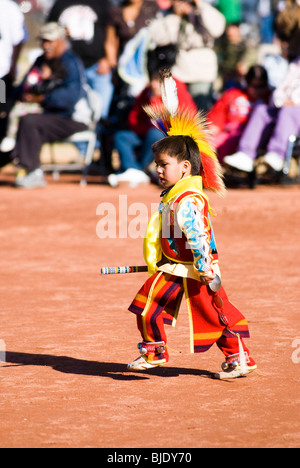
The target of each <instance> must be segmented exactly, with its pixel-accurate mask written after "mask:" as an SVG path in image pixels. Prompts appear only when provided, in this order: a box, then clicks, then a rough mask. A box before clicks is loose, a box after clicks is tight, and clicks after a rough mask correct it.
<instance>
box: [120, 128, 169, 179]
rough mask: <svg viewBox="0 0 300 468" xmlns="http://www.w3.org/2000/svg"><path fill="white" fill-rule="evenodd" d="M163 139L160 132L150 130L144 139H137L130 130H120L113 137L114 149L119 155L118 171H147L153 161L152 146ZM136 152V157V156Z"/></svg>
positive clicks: (153, 129) (154, 129)
mask: <svg viewBox="0 0 300 468" xmlns="http://www.w3.org/2000/svg"><path fill="white" fill-rule="evenodd" d="M162 138H163V134H162V132H160V131H159V130H158V129H157V128H151V129H150V130H149V131H148V133H147V135H146V136H145V137H144V138H141V137H139V136H138V135H137V134H136V133H134V132H132V131H131V130H120V131H118V132H116V134H115V137H114V147H115V149H116V150H117V151H118V153H119V155H120V161H121V167H120V171H121V172H124V171H126V170H127V169H138V170H140V171H142V170H145V169H147V167H148V166H149V165H150V164H151V163H152V161H153V153H152V149H151V147H152V145H153V143H155V142H156V141H158V140H161V139H162ZM136 150H138V156H136Z"/></svg>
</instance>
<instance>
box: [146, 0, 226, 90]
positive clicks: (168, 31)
mask: <svg viewBox="0 0 300 468" xmlns="http://www.w3.org/2000/svg"><path fill="white" fill-rule="evenodd" d="M196 12H197V13H198V14H199V15H200V16H201V19H202V24H203V26H204V28H205V29H206V31H207V38H204V37H203V35H202V34H201V33H199V32H198V31H197V30H196V29H195V27H194V25H193V24H192V23H188V24H186V27H185V31H184V32H182V31H180V27H181V18H180V17H179V16H178V15H175V14H174V13H170V14H168V15H166V16H164V17H159V18H157V19H155V20H154V21H153V22H152V23H151V24H150V26H149V33H150V40H151V42H152V47H153V48H154V47H155V46H164V45H167V44H178V46H179V53H178V57H177V61H176V64H175V66H174V67H173V69H172V72H173V74H174V76H176V78H178V79H179V80H181V81H183V82H184V83H195V82H209V83H210V82H213V81H214V80H215V79H216V77H217V71H218V63H217V57H216V54H215V52H214V51H213V50H212V47H213V45H214V39H216V38H218V37H220V36H221V35H222V34H223V33H224V31H225V27H226V20H225V17H224V15H223V14H222V13H220V12H219V11H218V10H217V9H216V8H214V7H212V6H211V5H209V4H208V3H206V2H204V1H201V2H199V4H198V6H197V9H196Z"/></svg>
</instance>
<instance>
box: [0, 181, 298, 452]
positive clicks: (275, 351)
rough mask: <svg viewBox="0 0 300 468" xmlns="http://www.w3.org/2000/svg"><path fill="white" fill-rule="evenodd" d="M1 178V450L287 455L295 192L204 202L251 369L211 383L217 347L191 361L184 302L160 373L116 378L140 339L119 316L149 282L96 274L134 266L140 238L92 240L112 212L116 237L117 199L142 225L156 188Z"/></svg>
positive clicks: (293, 438) (294, 398) (276, 190)
mask: <svg viewBox="0 0 300 468" xmlns="http://www.w3.org/2000/svg"><path fill="white" fill-rule="evenodd" d="M12 181H13V179H12V177H11V176H10V175H5V174H1V176H0V196H1V204H0V220H1V230H0V239H1V259H0V262H1V272H0V275H1V282H0V301H1V302H0V304H1V309H0V313H1V332H0V340H1V341H0V344H1V347H2V349H0V351H1V353H0V356H2V362H1V363H0V382H1V384H0V385H1V401H0V414H1V417H0V419H1V423H0V446H1V447H2V448H8V447H12V448H21V447H24V448H30V447H34V448H57V447H64V448H75V447H84V448H89V447H97V448H111V449H113V448H157V449H159V448H166V449H171V448H204V447H205V448H221V447H225V448H246V447H250V448H254V447H265V448H280V447H282V448H296V447H299V445H300V422H299V408H300V405H299V403H300V394H299V383H300V315H299V303H300V288H299V273H300V266H299V259H300V242H299V239H300V235H299V234H300V231H299V226H300V203H299V200H300V199H299V195H300V191H299V185H296V186H290V187H279V186H258V187H257V188H256V189H255V190H248V189H243V188H241V189H231V190H229V191H228V195H227V197H226V198H225V199H221V198H219V197H217V196H216V195H211V196H210V200H211V204H212V206H213V208H214V209H215V211H216V212H217V213H218V216H217V217H216V218H215V219H214V229H215V234H216V238H217V243H218V247H219V252H220V257H221V259H220V264H221V270H222V277H223V284H224V286H225V289H226V291H227V293H228V295H229V297H230V299H231V300H232V301H233V302H234V303H235V304H236V305H237V306H238V307H239V308H240V310H241V311H242V312H243V313H244V314H245V316H246V317H247V319H248V321H249V323H250V332H251V339H250V340H247V344H248V345H249V347H250V350H251V353H252V355H253V357H254V358H255V360H256V361H257V364H258V371H257V372H254V373H253V374H251V375H250V376H248V377H247V378H240V379H238V380H235V381H218V380H213V379H212V378H211V373H212V372H216V371H218V370H220V364H221V362H222V360H223V357H222V355H221V353H220V351H219V350H218V349H217V348H216V347H215V346H214V347H213V348H211V350H210V351H208V352H207V353H205V354H195V355H191V354H189V327H188V317H187V311H186V309H185V306H184V305H183V307H182V310H181V313H180V315H179V320H178V324H177V327H176V328H175V329H173V328H170V327H168V336H169V345H170V347H171V348H172V349H173V351H171V359H170V363H169V364H168V366H166V367H162V368H157V369H153V370H152V371H150V372H148V373H146V372H145V373H140V374H137V373H136V374H135V373H129V372H127V371H126V364H127V363H128V362H130V361H131V360H132V359H134V358H136V357H138V352H137V347H136V345H137V342H138V341H139V339H140V336H139V333H138V331H137V329H136V323H135V317H134V316H133V315H132V314H131V313H129V312H128V311H127V307H128V305H129V304H130V302H131V300H132V298H133V297H134V295H135V293H136V292H137V290H138V289H139V287H140V286H141V285H142V283H143V282H144V280H145V278H146V277H147V274H145V273H137V274H128V275H115V276H102V277H101V276H100V274H99V273H100V268H101V267H102V266H116V265H142V264H143V257H142V242H143V241H142V238H141V237H138V238H132V237H134V236H132V235H131V236H129V237H128V235H127V236H126V235H124V232H125V234H126V229H125V231H124V228H125V227H126V226H124V224H123V225H121V231H120V232H121V233H122V236H121V238H120V236H119V234H120V232H119V231H118V229H117V233H116V234H117V238H110V237H108V238H106V239H100V238H99V233H100V234H101V232H100V231H101V229H100V227H101V226H100V227H99V221H101V219H102V221H103V211H102V215H101V210H102V208H103V207H105V206H107V207H109V206H111V207H115V211H116V213H115V214H116V217H117V223H118V224H117V227H118V228H119V222H120V221H121V224H122V222H124V218H122V216H124V211H123V212H122V213H119V203H120V200H122V203H124V202H125V201H126V203H127V206H128V216H127V218H128V219H127V221H128V230H129V228H131V229H132V232H133V231H134V232H136V231H137V230H138V229H139V226H138V223H137V222H136V221H137V214H135V213H137V212H135V211H134V208H136V207H137V206H141V205H132V204H133V203H137V202H138V203H139V204H143V206H145V207H146V209H145V210H144V212H143V215H142V216H144V218H145V219H143V220H142V222H141V225H143V223H144V222H146V221H147V219H146V217H147V212H148V211H149V213H148V214H149V215H150V212H151V211H150V207H151V203H158V202H159V194H160V190H159V188H157V187H155V186H145V187H142V188H139V189H132V188H129V187H127V186H120V187H119V188H118V189H112V188H110V187H108V186H107V185H100V184H99V183H98V182H99V181H96V182H97V183H95V181H90V183H89V184H88V185H87V186H86V187H85V188H83V187H80V185H79V183H78V181H79V179H78V177H77V176H67V175H66V176H62V177H61V179H60V181H59V182H56V183H54V182H53V181H52V178H51V177H49V179H48V181H49V184H48V186H47V188H45V189H41V190H34V191H19V190H17V189H14V188H13V187H12ZM120 195H123V198H120ZM125 195H126V197H124V196H125ZM103 203H109V204H111V205H102V204H103ZM99 206H100V208H99ZM97 213H98V214H97ZM109 213H110V214H109V215H107V223H108V225H110V222H111V220H112V219H114V213H113V210H111V211H109ZM119 215H120V216H119ZM122 220H123V221H122ZM125 220H126V217H125ZM138 221H139V222H140V221H141V217H139V220H138ZM111 226H112V225H111ZM134 226H135V228H134ZM133 228H134V229H133ZM140 228H141V226H140ZM132 232H131V234H132ZM126 237H127V238H126ZM179 352H180V354H179ZM112 453H113V451H112Z"/></svg>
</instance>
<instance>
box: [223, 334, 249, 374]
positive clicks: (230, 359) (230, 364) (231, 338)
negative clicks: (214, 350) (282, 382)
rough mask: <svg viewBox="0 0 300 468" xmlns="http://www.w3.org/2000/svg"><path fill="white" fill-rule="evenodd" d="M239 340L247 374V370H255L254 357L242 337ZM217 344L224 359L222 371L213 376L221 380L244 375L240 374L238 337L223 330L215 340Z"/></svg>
mask: <svg viewBox="0 0 300 468" xmlns="http://www.w3.org/2000/svg"><path fill="white" fill-rule="evenodd" d="M240 341H241V345H242V347H243V350H244V356H245V361H246V374H248V373H249V372H252V371H253V370H255V369H256V368H257V366H256V363H255V361H254V359H253V358H252V357H251V356H250V352H249V349H248V348H247V346H246V345H245V343H244V341H243V340H242V339H241V340H240ZM217 346H218V348H219V349H220V350H221V351H222V352H223V354H224V356H225V359H226V360H225V362H224V363H223V364H222V371H221V372H219V373H218V374H216V375H215V377H216V378H218V379H221V380H222V379H230V378H231V379H232V378H237V377H240V376H241V375H246V374H242V372H241V362H240V346H239V339H238V337H237V336H235V335H233V334H230V333H229V332H227V331H225V333H224V334H223V335H222V336H221V338H219V340H218V341H217Z"/></svg>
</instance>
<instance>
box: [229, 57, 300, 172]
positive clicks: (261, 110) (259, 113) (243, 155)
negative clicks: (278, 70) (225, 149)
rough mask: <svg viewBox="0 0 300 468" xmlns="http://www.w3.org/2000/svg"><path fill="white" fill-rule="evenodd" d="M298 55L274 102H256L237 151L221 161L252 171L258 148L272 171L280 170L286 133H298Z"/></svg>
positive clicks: (299, 101) (242, 169) (286, 145)
mask: <svg viewBox="0 0 300 468" xmlns="http://www.w3.org/2000/svg"><path fill="white" fill-rule="evenodd" d="M299 82H300V57H299V58H298V59H296V60H295V61H294V62H292V63H291V64H290V66H289V70H288V73H287V76H286V79H285V80H284V81H283V83H282V84H281V85H280V86H279V87H278V88H277V89H276V90H275V91H274V94H273V102H274V104H273V105H271V106H268V105H266V104H261V105H258V106H257V107H256V108H255V109H254V111H253V113H252V115H251V118H250V120H249V122H248V124H247V127H246V129H245V130H244V133H243V135H242V137H241V140H240V143H239V146H238V152H237V153H235V154H233V155H231V156H226V157H225V158H224V163H225V164H227V165H228V166H230V167H233V168H235V169H238V170H241V171H245V172H252V171H253V168H254V160H255V159H256V157H257V152H258V150H259V149H261V148H262V149H265V148H266V154H265V155H264V162H265V163H266V164H267V165H268V166H269V167H271V169H273V170H274V171H276V172H280V171H281V170H282V169H283V164H284V160H285V156H286V152H287V147H288V141H289V137H290V135H298V134H299V132H300V88H299Z"/></svg>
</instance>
